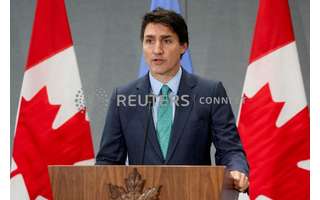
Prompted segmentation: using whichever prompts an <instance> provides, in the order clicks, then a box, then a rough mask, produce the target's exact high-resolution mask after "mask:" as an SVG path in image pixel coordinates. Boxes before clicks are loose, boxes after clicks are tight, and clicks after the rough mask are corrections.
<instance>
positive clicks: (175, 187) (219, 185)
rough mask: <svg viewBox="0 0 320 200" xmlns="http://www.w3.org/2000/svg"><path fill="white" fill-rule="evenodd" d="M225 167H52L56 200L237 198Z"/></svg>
mask: <svg viewBox="0 0 320 200" xmlns="http://www.w3.org/2000/svg"><path fill="white" fill-rule="evenodd" d="M227 174H228V173H227V172H226V170H225V167H223V166H178V165H175V166H170V165H169V166H168V165H163V166H159V165H143V166H142V165H140V166H138V165H130V166H116V165H109V166H49V175H50V181H51V188H52V192H53V197H54V199H55V200H73V199H74V200H220V199H226V200H235V199H237V198H238V192H237V191H235V190H233V189H232V188H233V187H232V180H231V179H230V177H228V175H227Z"/></svg>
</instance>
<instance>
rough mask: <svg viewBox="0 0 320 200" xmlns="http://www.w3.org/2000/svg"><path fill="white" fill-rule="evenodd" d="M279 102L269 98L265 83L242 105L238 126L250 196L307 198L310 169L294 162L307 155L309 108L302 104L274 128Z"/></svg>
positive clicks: (268, 89)
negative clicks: (248, 172) (297, 110)
mask: <svg viewBox="0 0 320 200" xmlns="http://www.w3.org/2000/svg"><path fill="white" fill-rule="evenodd" d="M283 106H284V103H283V102H281V103H277V102H274V101H273V100H272V97H271V92H270V88H269V85H268V84H266V85H265V86H264V87H263V88H261V89H260V91H259V92H258V93H257V94H256V95H255V96H253V97H252V98H246V99H245V101H244V104H243V105H242V108H241V116H240V120H239V127H238V128H239V132H240V135H241V140H242V143H243V146H244V149H245V151H246V153H247V157H248V161H249V166H250V175H249V180H250V198H251V199H255V198H256V197H257V196H258V195H265V196H267V197H269V198H271V199H274V200H277V199H280V200H287V199H288V200H294V199H298V200H303V199H309V196H310V192H309V191H310V184H309V177H310V172H309V171H308V170H304V169H301V168H299V167H298V166H297V163H298V162H299V161H302V160H308V159H309V158H310V124H309V110H308V107H306V108H304V109H303V110H301V111H300V112H299V113H298V114H296V115H295V116H294V117H292V118H291V119H290V120H289V121H288V122H286V123H285V124H284V125H283V126H281V127H279V128H278V127H276V120H277V118H278V116H279V113H280V111H281V109H282V107H283Z"/></svg>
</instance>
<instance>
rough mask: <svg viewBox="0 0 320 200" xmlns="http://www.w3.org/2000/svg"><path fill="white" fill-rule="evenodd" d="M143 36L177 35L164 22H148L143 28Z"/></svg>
mask: <svg viewBox="0 0 320 200" xmlns="http://www.w3.org/2000/svg"><path fill="white" fill-rule="evenodd" d="M144 36H145V37H148V36H177V34H176V33H175V32H174V31H173V30H172V29H171V28H170V27H169V26H166V25H164V24H160V23H149V24H147V26H146V28H145V30H144Z"/></svg>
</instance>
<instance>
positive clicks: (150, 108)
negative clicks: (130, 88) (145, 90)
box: [141, 94, 155, 165]
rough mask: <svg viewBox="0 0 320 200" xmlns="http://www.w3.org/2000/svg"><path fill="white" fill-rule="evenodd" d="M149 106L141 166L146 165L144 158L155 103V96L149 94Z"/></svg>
mask: <svg viewBox="0 0 320 200" xmlns="http://www.w3.org/2000/svg"><path fill="white" fill-rule="evenodd" d="M147 101H148V103H147V106H148V113H147V124H146V130H145V132H144V140H143V152H142V158H141V164H142V165H143V164H144V156H145V152H146V145H147V139H148V132H149V126H150V119H151V115H152V107H153V103H154V101H155V96H154V95H153V94H149V95H148V97H147Z"/></svg>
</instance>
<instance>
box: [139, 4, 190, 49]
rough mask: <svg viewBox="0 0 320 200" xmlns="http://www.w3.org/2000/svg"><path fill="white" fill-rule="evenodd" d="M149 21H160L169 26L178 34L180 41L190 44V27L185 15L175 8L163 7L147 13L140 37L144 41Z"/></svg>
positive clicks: (143, 20)
mask: <svg viewBox="0 0 320 200" xmlns="http://www.w3.org/2000/svg"><path fill="white" fill-rule="evenodd" d="M149 23H159V24H163V25H165V26H167V27H169V28H170V29H171V30H172V31H173V32H175V33H176V34H177V35H178V38H179V43H180V44H184V43H187V45H188V46H189V36H188V27H187V24H186V22H185V21H184V19H183V17H182V16H181V15H180V14H178V13H176V12H174V11H173V10H166V9H163V8H161V7H158V8H156V9H155V10H153V11H151V12H148V13H146V14H145V15H144V16H143V19H142V24H141V32H140V39H141V41H143V37H144V31H145V29H146V26H147V25H148V24H149Z"/></svg>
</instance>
